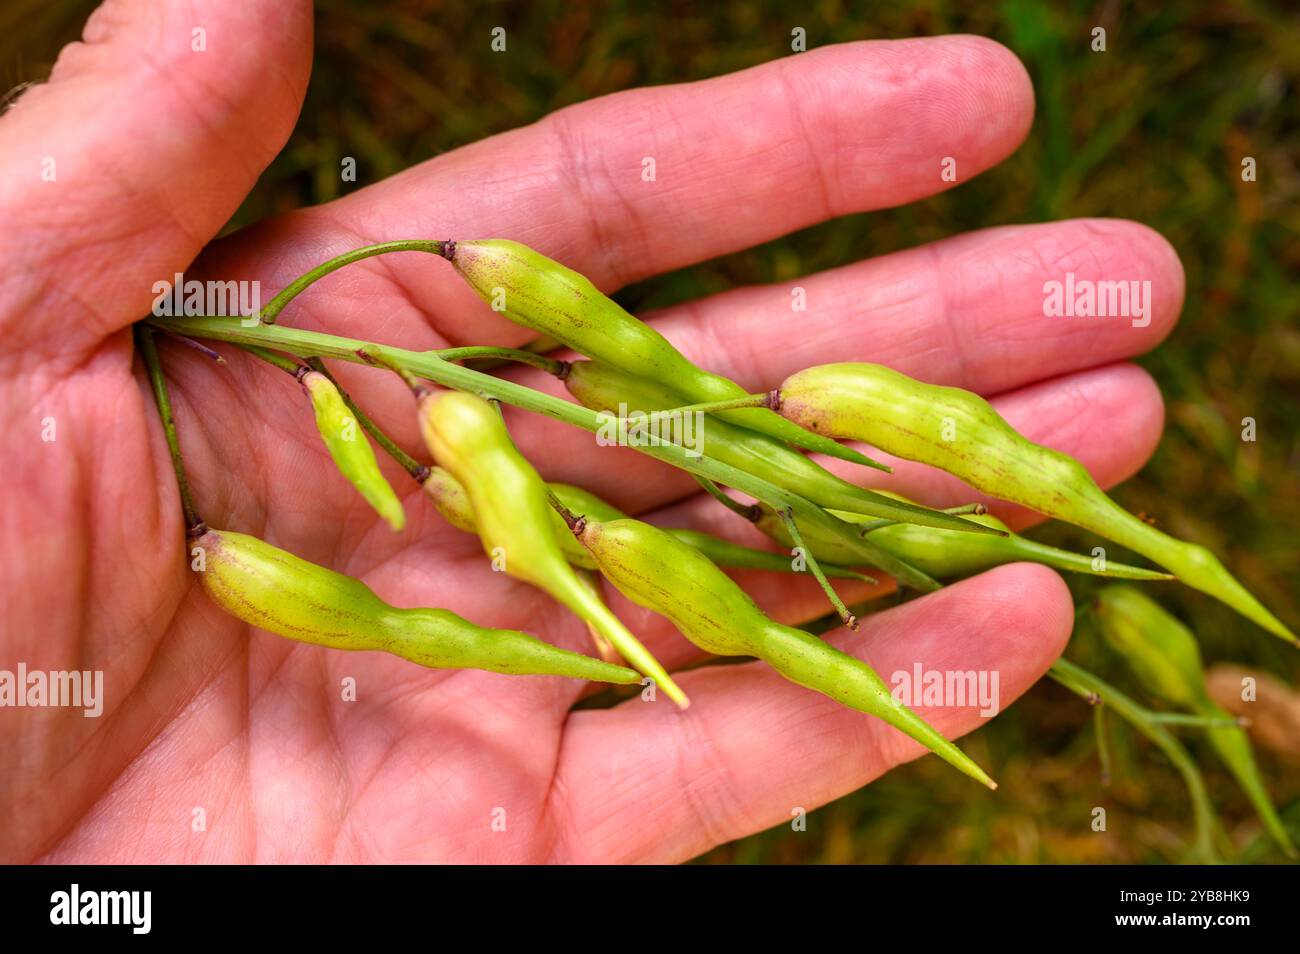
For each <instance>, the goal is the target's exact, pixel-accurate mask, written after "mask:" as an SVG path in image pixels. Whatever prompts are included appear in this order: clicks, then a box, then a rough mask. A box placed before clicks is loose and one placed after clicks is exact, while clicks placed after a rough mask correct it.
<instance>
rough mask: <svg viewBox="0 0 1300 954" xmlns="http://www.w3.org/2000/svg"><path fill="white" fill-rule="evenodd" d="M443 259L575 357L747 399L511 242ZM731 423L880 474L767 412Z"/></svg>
mask: <svg viewBox="0 0 1300 954" xmlns="http://www.w3.org/2000/svg"><path fill="white" fill-rule="evenodd" d="M443 255H444V257H446V258H447V260H448V261H450V262H451V263H452V265H453V266H455V268H456V271H457V272H459V273H460V275H461V277H462V278H464V279H465V281H466V282H468V283H469V285H470V287H471V288H473V289H474V291H476V292H477V293H478V294H479V296H480V297H481V298H482V299H483V300H484V301H486V302H487V303H488V304H489V305H491V306H492V307H493V308H494V309H495V310H497V311H500V312H501V313H502V314H504V315H505V316H506V317H507V318H509V319H510V320H511V321H513V322H515V324H519V325H523V326H524V327H526V328H532V329H533V330H534V331H540V332H542V333H543V334H545V335H549V336H550V337H551V338H554V339H555V340H556V341H559V342H562V343H563V344H565V345H568V346H569V347H570V348H572V349H573V350H574V351H578V352H580V353H581V354H585V355H587V356H588V357H592V358H598V359H599V360H601V361H605V362H607V363H609V364H611V365H613V366H615V367H618V368H622V369H623V370H625V371H627V372H629V373H631V374H638V375H641V376H643V377H647V378H651V379H653V380H655V381H665V382H667V381H671V382H673V386H674V388H676V389H677V390H678V391H680V392H681V393H682V394H685V395H686V396H687V397H689V398H690V399H691V400H692V401H694V402H705V401H728V400H731V399H733V398H743V397H745V394H746V392H745V389H744V388H742V387H741V386H740V385H738V384H736V383H735V382H733V381H729V380H728V379H727V378H724V377H721V376H720V375H716V374H710V373H709V372H708V371H705V370H703V369H701V368H698V367H696V366H695V365H694V364H692V363H691V362H690V361H688V360H687V359H686V357H685V356H684V355H683V354H682V353H681V352H680V351H678V350H677V349H676V348H674V347H673V345H672V344H671V343H670V342H669V341H668V339H667V338H665V337H664V336H663V335H661V334H660V333H659V332H657V331H655V330H654V329H653V328H651V327H650V326H649V325H647V324H646V323H645V322H643V321H641V320H640V319H638V318H636V317H634V316H632V315H630V314H628V313H627V312H626V311H624V310H623V308H621V307H620V306H619V305H618V304H617V303H616V302H615V301H614V300H613V299H612V298H610V297H608V296H607V295H605V294H604V293H603V292H601V290H600V289H598V288H597V287H596V286H595V285H593V284H592V283H591V282H590V281H589V280H588V279H587V278H586V277H584V276H583V275H581V274H579V273H578V272H575V271H573V269H570V268H565V267H564V266H563V265H561V264H560V263H559V262H556V261H554V260H552V259H549V258H547V257H546V256H545V255H542V254H541V253H539V252H535V251H533V250H532V249H531V248H529V247H528V246H526V245H521V244H519V243H518V242H511V241H509V240H507V239H485V240H481V241H467V242H446V243H444V245H443ZM724 416H726V417H727V418H728V419H729V420H732V421H734V422H735V423H737V424H741V425H743V426H745V427H748V428H750V429H752V430H756V431H760V432H761V433H764V434H768V435H770V436H772V437H775V438H777V439H779V440H783V441H788V442H789V443H791V444H795V445H796V446H799V447H806V448H808V449H809V450H815V451H818V452H820V453H823V454H828V455H830V456H832V457H838V458H840V459H842V460H847V461H852V462H853V463H856V464H863V465H865V466H868V467H879V466H880V465H879V464H877V463H876V462H875V461H873V460H871V459H870V458H867V457H864V456H863V455H862V454H859V453H858V452H857V451H855V450H852V449H851V448H848V447H844V446H842V445H840V444H838V443H836V442H835V441H833V440H830V439H828V438H825V437H819V436H818V435H815V434H809V433H808V432H807V431H805V430H803V429H802V428H799V427H796V426H795V425H793V424H791V423H790V422H789V421H785V420H782V419H781V418H780V417H779V416H778V415H776V414H773V413H772V412H771V411H769V410H767V409H766V408H744V409H740V410H734V411H727V412H725V415H724Z"/></svg>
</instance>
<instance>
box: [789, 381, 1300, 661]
mask: <svg viewBox="0 0 1300 954" xmlns="http://www.w3.org/2000/svg"><path fill="white" fill-rule="evenodd" d="M779 407H780V411H781V414H782V415H783V416H785V417H787V418H788V419H790V420H792V421H795V422H797V423H799V424H801V425H803V426H804V427H807V428H808V429H809V430H812V431H816V432H817V433H819V434H827V435H833V436H835V437H843V438H851V439H854V440H860V441H865V442H866V443H868V444H871V445H873V446H875V447H879V448H880V449H881V450H884V451H887V452H889V453H891V454H895V455H897V456H898V457H903V458H906V459H907V460H914V461H920V462H921V463H924V464H930V465H932V466H934V467H939V468H941V469H943V470H946V471H947V472H948V473H950V474H953V475H954V476H956V477H960V478H961V479H962V480H964V481H965V482H966V483H968V484H969V485H970V486H972V487H974V488H975V489H976V490H979V491H982V492H983V493H986V494H989V495H991V496H994V497H998V498H1000V499H1002V500H1009V501H1012V502H1013V503H1018V504H1020V505H1022V506H1025V507H1029V508H1030V509H1032V510H1037V511H1038V512H1039V513H1043V514H1046V515H1048V516H1050V517H1056V518H1057V519H1059V520H1064V521H1066V522H1067V523H1072V524H1075V525H1076V526H1079V527H1083V528H1084V529H1085V530H1090V531H1092V532H1093V533H1096V534H1098V535H1100V536H1103V537H1106V538H1108V539H1110V540H1114V541H1115V542H1116V543H1119V544H1120V545H1122V546H1125V547H1128V548H1129V549H1130V550H1134V551H1136V552H1138V553H1140V554H1142V555H1143V556H1145V557H1147V558H1148V559H1150V560H1153V561H1154V562H1156V563H1158V564H1160V565H1161V566H1163V567H1165V568H1166V569H1168V570H1169V571H1171V572H1172V573H1174V574H1175V575H1176V576H1177V577H1178V579H1179V580H1181V581H1182V582H1184V583H1186V584H1187V585H1188V586H1191V587H1194V588H1196V589H1198V590H1201V591H1202V592H1204V593H1208V594H1209V595H1211V596H1213V597H1215V598H1216V599H1218V600H1221V601H1222V602H1224V603H1226V604H1227V605H1228V606H1231V607H1232V608H1233V609H1235V610H1236V611H1237V612H1239V613H1241V614H1242V615H1243V616H1245V617H1246V618H1247V619H1250V620H1253V621H1254V622H1256V623H1258V624H1259V625H1260V626H1262V627H1263V628H1264V629H1266V630H1268V631H1269V632H1270V633H1273V634H1274V635H1276V636H1279V637H1281V638H1282V639H1285V640H1288V641H1289V642H1291V643H1292V644H1295V643H1296V638H1295V636H1294V634H1293V633H1292V632H1291V631H1290V630H1289V629H1287V627H1286V626H1285V625H1283V624H1282V622H1281V621H1280V620H1278V618H1277V617H1276V616H1274V615H1273V614H1272V613H1270V612H1269V611H1268V610H1267V609H1266V608H1265V607H1264V606H1263V604H1261V603H1260V602H1259V601H1258V600H1257V599H1255V597H1254V596H1252V595H1251V594H1250V592H1249V591H1247V590H1246V588H1245V587H1244V586H1242V585H1241V584H1240V583H1238V582H1237V580H1236V579H1234V578H1233V576H1232V575H1231V574H1230V573H1229V572H1228V571H1227V570H1226V569H1225V568H1224V566H1223V564H1222V563H1220V562H1219V560H1218V559H1217V558H1216V557H1215V556H1214V554H1212V553H1211V552H1210V551H1209V550H1207V549H1206V548H1205V547H1203V546H1199V545H1197V544H1193V543H1186V542H1184V541H1182V540H1177V539H1175V538H1174V537H1171V536H1169V535H1167V534H1165V533H1162V532H1160V531H1159V530H1157V529H1156V528H1155V527H1152V526H1150V525H1149V524H1147V523H1144V522H1143V521H1142V520H1140V519H1138V518H1137V517H1135V516H1134V515H1133V514H1131V513H1128V512H1127V511H1126V510H1124V509H1123V508H1122V507H1120V506H1119V505H1118V504H1116V503H1115V502H1114V501H1112V500H1111V499H1110V498H1109V497H1107V496H1106V494H1105V493H1104V492H1103V491H1102V490H1101V488H1100V487H1098V486H1097V483H1096V481H1094V480H1093V479H1092V476H1091V475H1090V474H1089V473H1088V471H1087V470H1086V469H1085V468H1084V467H1083V465H1082V464H1080V463H1079V462H1078V461H1076V460H1075V459H1074V458H1072V457H1070V456H1068V455H1066V454H1062V453H1061V452H1059V451H1054V450H1051V449H1050V448H1047V447H1043V446H1041V445H1039V444H1035V443H1033V442H1032V441H1030V440H1028V439H1027V438H1025V437H1023V436H1021V435H1020V434H1019V433H1018V432H1017V431H1016V430H1015V429H1014V428H1013V427H1011V425H1010V424H1008V423H1007V422H1006V421H1005V420H1003V418H1002V417H1001V415H999V414H998V412H997V411H996V410H994V409H993V406H992V405H990V404H989V403H988V402H987V401H985V400H984V399H983V398H981V397H979V396H978V395H976V394H972V393H970V392H969V391H965V390H962V389H961V388H952V387H942V386H939V385H932V384H925V383H923V382H920V381H916V380H914V379H912V378H909V377H907V375H904V374H900V373H899V372H897V371H893V370H891V369H889V368H886V367H883V366H881V365H878V364H858V363H844V364H827V365H821V366H820V367H816V368H809V369H808V370H806V371H801V372H799V373H798V374H795V375H793V376H791V377H789V378H787V379H786V380H785V382H784V383H782V385H781V387H780V390H779ZM948 435H951V438H952V439H945V437H946V436H948Z"/></svg>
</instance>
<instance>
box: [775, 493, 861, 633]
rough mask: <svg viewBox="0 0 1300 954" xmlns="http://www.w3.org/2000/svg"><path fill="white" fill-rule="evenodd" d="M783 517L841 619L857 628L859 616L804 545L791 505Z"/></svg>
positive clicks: (792, 538) (782, 512) (783, 511)
mask: <svg viewBox="0 0 1300 954" xmlns="http://www.w3.org/2000/svg"><path fill="white" fill-rule="evenodd" d="M781 519H782V520H784V521H785V529H786V532H787V533H789V534H790V539H791V540H793V541H794V545H795V546H796V547H798V548H799V552H800V553H801V554H802V555H803V558H804V560H806V561H807V563H808V569H810V570H812V575H813V576H815V577H816V578H817V582H818V583H819V584H821V588H822V590H824V591H825V593H826V596H827V598H828V599H830V601H831V605H832V606H834V607H835V612H837V613H839V614H840V619H841V620H842V621H843V622H844V625H845V626H847V627H848V628H849V629H857V628H858V618H857V617H856V616H854V615H853V614H852V613H850V612H849V608H848V607H847V606H845V605H844V601H843V600H842V599H840V595H839V594H838V593H836V592H835V587H833V586H831V583H830V580H828V579H826V574H825V573H823V572H822V568H821V567H820V566H819V565H818V564H817V558H816V557H814V556H813V555H812V553H811V551H809V549H808V547H807V546H805V545H804V542H803V535H802V534H801V533H800V532H799V526H798V524H796V523H795V522H794V514H793V513H792V512H791V510H790V508H789V507H786V508H785V509H784V510H782V511H781Z"/></svg>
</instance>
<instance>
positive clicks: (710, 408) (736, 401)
mask: <svg viewBox="0 0 1300 954" xmlns="http://www.w3.org/2000/svg"><path fill="white" fill-rule="evenodd" d="M742 407H767V395H766V394H747V395H745V396H744V397H738V398H728V399H727V400H725V401H708V402H706V403H704V404H687V405H685V406H683V407H674V408H670V409H669V410H667V411H658V412H656V413H659V414H697V413H698V414H712V413H713V412H714V411H733V410H736V409H737V408H742Z"/></svg>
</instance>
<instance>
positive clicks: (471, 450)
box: [420, 391, 690, 708]
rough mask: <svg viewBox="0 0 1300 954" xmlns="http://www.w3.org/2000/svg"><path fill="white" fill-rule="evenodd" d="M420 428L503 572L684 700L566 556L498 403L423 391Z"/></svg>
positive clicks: (540, 487) (539, 484)
mask: <svg viewBox="0 0 1300 954" xmlns="http://www.w3.org/2000/svg"><path fill="white" fill-rule="evenodd" d="M420 429H421V431H422V432H423V434H424V440H425V443H426V444H428V446H429V451H430V453H432V454H433V458H434V460H435V461H437V462H438V463H439V464H441V465H442V466H443V467H445V468H446V469H447V471H448V472H449V473H450V474H451V475H452V476H453V477H455V478H456V480H457V481H458V482H459V483H460V485H461V486H462V487H464V488H465V492H466V493H467V494H468V496H469V502H470V509H471V512H472V513H473V515H474V523H475V526H476V527H477V530H478V535H479V539H480V540H482V541H483V549H484V551H485V552H486V553H487V554H488V556H489V557H492V558H493V560H494V561H495V560H497V559H498V558H504V560H505V566H504V569H505V572H506V573H508V574H510V575H511V576H513V577H515V578H516V579H520V580H523V581H524V582H526V583H531V584H532V585H533V586H536V587H538V588H539V589H542V590H545V591H546V592H547V593H549V594H551V596H553V597H555V599H557V600H558V601H559V602H561V603H563V604H564V605H565V606H567V607H568V608H569V609H570V610H572V611H573V612H574V613H575V614H577V615H578V616H580V617H581V618H582V619H584V620H586V621H587V623H589V624H590V625H592V626H594V627H595V628H596V629H597V630H598V631H599V632H600V634H601V635H602V636H604V637H605V639H607V640H608V641H609V642H610V643H612V644H613V645H614V646H615V647H617V648H618V651H619V652H620V653H622V654H623V658H624V659H626V660H627V661H628V662H629V663H630V664H631V665H632V666H634V667H636V668H637V669H638V670H640V671H641V672H642V673H644V674H645V675H647V676H649V677H650V678H651V679H653V680H654V681H655V683H656V684H657V685H658V686H659V687H660V688H661V689H663V691H664V692H665V693H666V694H667V695H668V697H669V698H670V699H672V700H673V701H674V702H676V703H677V705H678V706H680V707H682V708H686V706H688V705H689V704H690V702H689V700H688V699H687V698H686V694H685V693H683V692H682V690H681V689H680V688H679V687H678V685H677V684H676V683H675V682H673V680H672V677H670V676H669V675H668V673H667V671H665V670H664V668H663V666H662V665H660V663H659V661H658V660H657V659H655V658H654V656H652V655H651V654H650V651H649V650H648V649H646V648H645V646H643V645H642V644H641V641H640V640H638V639H637V638H636V637H635V636H633V635H632V633H631V632H629V631H628V629H627V627H626V626H624V625H623V623H622V622H621V621H620V620H619V618H618V617H617V616H615V615H614V614H613V612H611V611H610V609H609V607H607V606H606V605H605V604H604V603H603V602H602V601H601V600H600V599H599V598H598V597H597V596H596V595H595V594H594V593H593V592H592V590H591V588H590V587H588V586H586V585H585V584H584V583H583V581H582V580H581V579H579V578H578V575H577V574H576V573H575V572H574V570H573V567H571V566H569V564H568V561H566V560H565V558H564V551H563V550H562V549H561V547H560V543H559V538H558V536H557V533H556V530H555V524H554V517H553V516H552V508H551V505H550V500H549V497H548V496H547V490H546V484H545V482H544V481H543V480H542V478H541V477H540V476H538V474H537V471H536V470H534V469H533V466H532V465H531V464H530V463H528V461H526V460H525V459H524V457H523V455H522V454H520V453H519V451H518V450H516V449H515V445H514V443H513V442H512V441H511V440H510V435H509V433H508V432H507V431H506V427H505V423H504V422H503V421H502V420H501V415H500V414H499V413H498V412H497V410H496V409H495V408H494V407H493V406H492V405H491V404H489V403H488V402H487V401H485V400H483V399H482V398H480V397H477V396H475V395H472V394H465V393H463V392H460V391H443V392H439V393H436V394H429V395H427V396H425V397H423V398H422V399H421V401H420Z"/></svg>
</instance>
